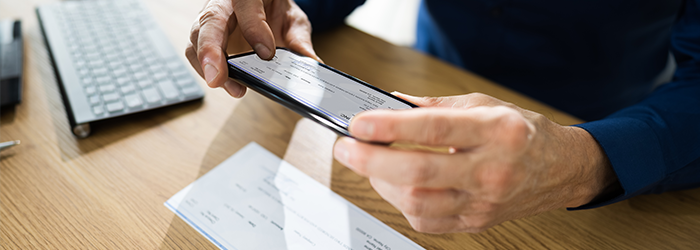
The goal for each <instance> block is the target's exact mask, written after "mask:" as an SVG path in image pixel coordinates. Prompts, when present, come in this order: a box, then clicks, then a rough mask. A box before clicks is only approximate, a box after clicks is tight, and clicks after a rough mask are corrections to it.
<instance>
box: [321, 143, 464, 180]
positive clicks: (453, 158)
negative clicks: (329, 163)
mask: <svg viewBox="0 0 700 250" xmlns="http://www.w3.org/2000/svg"><path fill="white" fill-rule="evenodd" d="M333 152H334V156H335V158H336V159H337V160H338V161H339V162H340V163H342V164H343V165H345V166H347V167H349V168H350V169H352V170H353V171H355V172H356V173H358V174H359V175H362V176H366V177H373V178H379V179H382V180H384V181H386V182H389V183H391V184H394V185H407V186H414V187H426V188H452V187H463V186H464V185H466V184H467V183H468V182H469V180H462V179H460V178H462V176H470V175H469V174H470V173H469V171H471V169H472V168H471V167H470V166H473V165H474V164H473V161H475V160H476V159H473V158H471V157H472V155H470V154H451V155H448V154H436V153H429V152H422V151H406V150H397V149H392V148H389V147H385V146H378V145H373V144H368V143H363V142H359V141H357V140H354V139H350V138H341V139H340V140H338V141H337V142H336V144H335V148H334V151H333Z"/></svg>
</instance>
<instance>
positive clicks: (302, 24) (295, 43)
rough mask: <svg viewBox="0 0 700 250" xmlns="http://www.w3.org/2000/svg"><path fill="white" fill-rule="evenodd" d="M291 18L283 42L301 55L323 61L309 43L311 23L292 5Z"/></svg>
mask: <svg viewBox="0 0 700 250" xmlns="http://www.w3.org/2000/svg"><path fill="white" fill-rule="evenodd" d="M289 18H290V19H291V20H290V21H289V22H290V26H289V29H288V30H287V31H286V34H285V35H284V38H285V42H286V43H287V46H288V47H289V49H291V50H293V51H296V52H298V53H300V54H302V55H305V56H308V57H311V58H313V59H314V60H316V61H319V62H323V61H322V60H321V58H319V57H318V55H316V51H314V48H313V45H312V43H311V23H309V19H308V18H307V17H306V14H304V12H303V11H302V10H301V9H299V7H296V6H295V7H293V8H292V10H290V17H289Z"/></svg>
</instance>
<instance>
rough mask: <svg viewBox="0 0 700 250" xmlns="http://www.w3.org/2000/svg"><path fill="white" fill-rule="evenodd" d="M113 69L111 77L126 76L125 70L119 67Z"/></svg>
mask: <svg viewBox="0 0 700 250" xmlns="http://www.w3.org/2000/svg"><path fill="white" fill-rule="evenodd" d="M113 69H114V70H112V75H115V76H122V75H126V73H127V71H126V68H124V67H121V66H118V67H117V68H114V67H113Z"/></svg>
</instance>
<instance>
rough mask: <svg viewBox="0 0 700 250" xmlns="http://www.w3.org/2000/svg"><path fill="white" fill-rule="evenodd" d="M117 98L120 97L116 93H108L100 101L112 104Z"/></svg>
mask: <svg viewBox="0 0 700 250" xmlns="http://www.w3.org/2000/svg"><path fill="white" fill-rule="evenodd" d="M119 97H120V95H119V94H118V93H109V94H105V95H102V100H104V101H105V102H113V101H116V100H119Z"/></svg>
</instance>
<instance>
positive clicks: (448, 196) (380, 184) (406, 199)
mask: <svg viewBox="0 0 700 250" xmlns="http://www.w3.org/2000/svg"><path fill="white" fill-rule="evenodd" d="M369 180H370V183H371V184H372V187H374V190H376V191H377V193H379V195H381V196H382V198H384V199H385V200H387V201H388V202H389V203H391V204H392V205H393V206H394V207H396V208H397V209H399V210H400V211H401V212H402V213H403V214H405V215H411V216H416V217H423V218H440V217H445V216H451V215H457V214H459V212H460V211H462V210H463V209H464V207H465V204H466V202H467V201H468V197H469V195H468V193H466V192H464V191H458V190H456V189H426V188H414V187H408V186H398V185H393V184H391V183H389V182H386V181H384V180H382V179H379V178H372V177H370V179H369Z"/></svg>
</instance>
